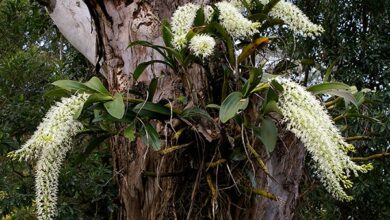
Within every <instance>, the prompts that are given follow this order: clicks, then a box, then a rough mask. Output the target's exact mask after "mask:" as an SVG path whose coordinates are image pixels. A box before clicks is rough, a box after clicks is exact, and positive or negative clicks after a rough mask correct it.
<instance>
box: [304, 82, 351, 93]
mask: <svg viewBox="0 0 390 220" xmlns="http://www.w3.org/2000/svg"><path fill="white" fill-rule="evenodd" d="M349 89H350V87H349V86H348V85H347V84H344V83H341V82H326V83H321V84H317V85H314V86H310V87H309V88H307V89H306V90H307V91H309V92H312V93H314V94H326V92H327V91H329V90H346V91H348V90H349Z"/></svg>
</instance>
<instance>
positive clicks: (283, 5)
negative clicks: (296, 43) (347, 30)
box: [269, 0, 324, 37]
mask: <svg viewBox="0 0 390 220" xmlns="http://www.w3.org/2000/svg"><path fill="white" fill-rule="evenodd" d="M269 15H270V16H271V17H274V18H279V19H281V20H283V21H284V22H285V23H286V24H287V25H288V26H289V28H290V29H291V30H292V31H293V32H294V33H295V34H297V35H302V36H305V37H306V36H308V37H314V36H317V35H320V34H321V33H322V32H324V29H323V28H322V27H321V26H320V25H316V24H313V23H312V22H311V21H310V19H309V18H308V17H307V16H306V15H305V14H304V13H303V12H302V11H301V10H300V9H299V8H298V7H297V6H295V5H294V4H293V3H291V2H286V1H284V0H281V1H279V2H278V3H277V4H276V5H275V6H274V7H273V8H272V10H271V11H270V12H269Z"/></svg>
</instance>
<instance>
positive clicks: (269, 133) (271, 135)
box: [253, 118, 278, 154]
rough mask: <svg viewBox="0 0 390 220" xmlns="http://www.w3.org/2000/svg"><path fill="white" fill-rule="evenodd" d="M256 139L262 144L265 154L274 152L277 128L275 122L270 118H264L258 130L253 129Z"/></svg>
mask: <svg viewBox="0 0 390 220" xmlns="http://www.w3.org/2000/svg"><path fill="white" fill-rule="evenodd" d="M253 132H254V133H255V135H256V137H257V138H259V139H260V140H261V142H263V144H264V146H265V150H266V151H267V154H269V153H272V152H273V151H274V150H275V146H276V141H277V139H278V128H277V127H276V125H275V122H274V121H273V120H272V119H270V118H264V119H263V120H262V122H261V126H260V128H253Z"/></svg>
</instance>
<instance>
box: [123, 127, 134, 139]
mask: <svg viewBox="0 0 390 220" xmlns="http://www.w3.org/2000/svg"><path fill="white" fill-rule="evenodd" d="M123 136H125V137H126V138H127V139H129V141H134V140H135V126H134V123H131V124H130V125H129V126H128V127H127V128H126V129H125V130H124V131H123Z"/></svg>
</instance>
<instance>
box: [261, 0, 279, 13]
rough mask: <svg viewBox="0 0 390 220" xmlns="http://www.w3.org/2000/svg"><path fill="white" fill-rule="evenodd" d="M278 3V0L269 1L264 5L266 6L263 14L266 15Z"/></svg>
mask: <svg viewBox="0 0 390 220" xmlns="http://www.w3.org/2000/svg"><path fill="white" fill-rule="evenodd" d="M279 2H280V0H270V1H269V2H268V4H266V5H265V6H264V9H263V13H264V14H268V13H269V12H270V11H271V10H272V8H273V7H274V6H275V5H276V4H278V3H279Z"/></svg>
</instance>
